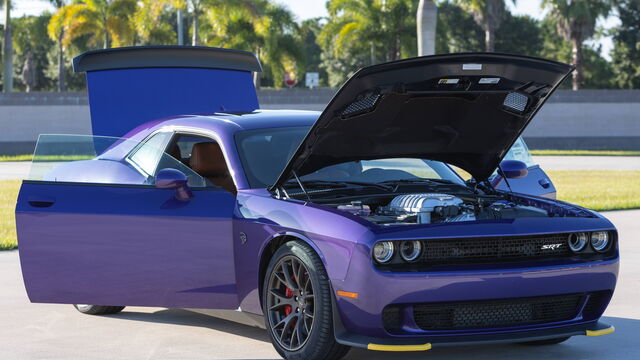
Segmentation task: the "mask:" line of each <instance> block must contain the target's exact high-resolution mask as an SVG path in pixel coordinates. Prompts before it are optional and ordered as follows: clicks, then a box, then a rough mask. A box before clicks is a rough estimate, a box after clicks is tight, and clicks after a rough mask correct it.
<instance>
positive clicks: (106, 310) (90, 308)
mask: <svg viewBox="0 0 640 360" xmlns="http://www.w3.org/2000/svg"><path fill="white" fill-rule="evenodd" d="M73 307H75V308H76V309H77V310H78V311H80V312H81V313H83V314H87V315H109V314H117V313H119V312H120V311H122V310H123V309H124V306H102V305H84V304H74V305H73Z"/></svg>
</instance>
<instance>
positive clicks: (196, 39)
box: [191, 9, 200, 46]
mask: <svg viewBox="0 0 640 360" xmlns="http://www.w3.org/2000/svg"><path fill="white" fill-rule="evenodd" d="M199 30H200V14H199V13H198V11H196V10H195V9H194V10H193V38H192V39H191V45H192V46H198V45H200V34H199Z"/></svg>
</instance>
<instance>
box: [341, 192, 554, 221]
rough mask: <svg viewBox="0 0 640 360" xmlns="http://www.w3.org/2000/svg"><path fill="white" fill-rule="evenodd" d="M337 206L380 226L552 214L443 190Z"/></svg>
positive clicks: (501, 201)
mask: <svg viewBox="0 0 640 360" xmlns="http://www.w3.org/2000/svg"><path fill="white" fill-rule="evenodd" d="M370 200H372V199H370ZM336 208H337V209H338V210H341V211H345V212H348V213H350V214H352V215H357V216H360V217H362V218H363V219H365V220H368V221H370V222H373V223H375V224H379V225H403V224H404V225H411V224H434V223H450V222H463V221H475V220H494V219H515V218H524V217H549V216H550V214H549V212H548V211H547V210H544V209H540V208H537V207H534V206H528V205H520V204H517V203H514V202H512V201H509V200H506V199H499V198H496V197H494V196H492V197H490V198H489V199H487V198H484V199H482V198H475V199H474V198H468V199H465V200H463V199H462V198H460V197H458V196H455V195H450V194H444V193H412V194H402V195H397V196H395V197H393V198H392V200H391V201H390V202H386V201H383V202H380V203H374V202H371V201H367V202H366V203H365V202H363V201H351V202H350V203H348V204H340V205H337V206H336ZM551 216H552V215H551Z"/></svg>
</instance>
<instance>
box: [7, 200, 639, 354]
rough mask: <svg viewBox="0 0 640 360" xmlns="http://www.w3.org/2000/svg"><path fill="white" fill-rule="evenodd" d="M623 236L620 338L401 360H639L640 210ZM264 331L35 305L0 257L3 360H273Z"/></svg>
mask: <svg viewBox="0 0 640 360" xmlns="http://www.w3.org/2000/svg"><path fill="white" fill-rule="evenodd" d="M605 215H606V216H607V217H608V218H609V219H611V220H612V221H613V222H614V223H615V224H616V225H617V226H618V229H619V231H620V239H621V249H622V259H623V260H622V264H621V273H620V279H619V284H618V288H617V290H616V294H615V296H614V299H613V301H612V303H611V305H610V306H609V308H608V309H607V312H606V314H605V316H606V318H605V319H604V320H605V321H606V322H608V323H610V324H612V325H614V326H615V327H616V329H617V331H616V332H615V333H614V334H612V335H607V336H601V337H596V338H590V337H584V336H579V337H575V338H572V339H570V340H569V341H567V342H566V343H564V344H560V345H556V346H545V347H530V346H523V345H517V344H504V345H482V346H456V347H446V348H435V349H433V350H431V351H428V352H424V353H405V354H403V355H402V358H403V359H429V360H440V359H461V360H466V359H468V360H483V359H487V360H489V359H491V360H503V359H504V360H507V359H508V360H512V359H522V360H543V359H575V360H588V359H594V360H603V359H616V360H626V359H628V360H631V359H639V358H640V347H638V346H637V334H638V333H640V306H638V305H640V303H639V302H638V299H640V241H636V240H637V239H638V238H640V222H638V221H637V219H638V218H640V210H634V211H618V212H609V213H606V214H605ZM276 358H278V356H277V353H276V352H275V350H273V348H272V346H271V344H270V343H269V340H268V338H267V334H266V332H265V331H264V330H261V329H257V328H252V327H248V326H245V325H239V324H235V323H231V322H228V321H224V320H220V319H216V318H212V317H208V316H205V315H200V314H196V313H191V312H188V311H184V310H175V309H171V310H167V309H160V308H140V307H130V308H127V309H125V311H124V312H123V313H121V314H118V315H112V316H101V317H99V316H87V315H82V314H80V313H78V312H77V311H76V310H75V309H74V308H73V307H72V306H70V305H49V304H30V303H29V301H28V299H27V297H26V294H25V292H24V286H23V284H22V276H21V274H20V268H19V261H18V253H17V252H16V251H12V252H0V359H3V360H5V359H6V360H32V359H38V360H40V359H61V360H62V359H64V360H68V359H82V360H94V359H105V360H106V359H109V360H120V359H122V360H125V359H136V360H137V359H149V360H155V359H163V360H164V359H180V360H183V359H276ZM397 358H399V354H398V353H378V352H371V351H366V350H359V349H358V350H352V351H351V352H350V353H349V355H348V356H347V357H346V359H388V360H391V359H397Z"/></svg>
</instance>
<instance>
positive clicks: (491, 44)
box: [484, 30, 496, 52]
mask: <svg viewBox="0 0 640 360" xmlns="http://www.w3.org/2000/svg"><path fill="white" fill-rule="evenodd" d="M495 35H496V34H495V31H494V30H485V31H484V48H485V50H486V51H487V52H494V51H496V39H495Z"/></svg>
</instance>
